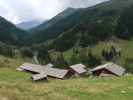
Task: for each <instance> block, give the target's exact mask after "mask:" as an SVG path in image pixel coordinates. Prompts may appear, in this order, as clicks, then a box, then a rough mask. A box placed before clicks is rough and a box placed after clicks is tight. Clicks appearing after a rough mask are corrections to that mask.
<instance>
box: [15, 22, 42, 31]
mask: <svg viewBox="0 0 133 100" xmlns="http://www.w3.org/2000/svg"><path fill="white" fill-rule="evenodd" d="M43 22H44V21H43ZM41 23H42V21H39V20H32V21H27V22H21V23H19V24H17V25H16V26H17V27H18V28H20V29H23V30H27V31H28V30H31V29H32V28H35V27H37V26H38V25H40V24H41Z"/></svg>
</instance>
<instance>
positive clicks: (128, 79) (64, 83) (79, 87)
mask: <svg viewBox="0 0 133 100" xmlns="http://www.w3.org/2000/svg"><path fill="white" fill-rule="evenodd" d="M30 76H31V74H29V73H24V72H17V71H16V70H15V69H10V68H1V69H0V100H133V95H132V94H133V76H132V75H128V76H123V77H120V78H117V77H112V78H111V77H110V78H96V77H86V78H75V79H69V80H58V79H49V81H48V82H45V81H41V82H32V81H31V80H30Z"/></svg>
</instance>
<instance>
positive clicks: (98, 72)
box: [17, 63, 125, 81]
mask: <svg viewBox="0 0 133 100" xmlns="http://www.w3.org/2000/svg"><path fill="white" fill-rule="evenodd" d="M17 70H18V71H26V72H31V73H32V74H33V75H32V76H31V79H32V80H34V81H38V80H48V77H53V78H58V79H67V78H70V77H79V76H81V77H83V76H87V75H88V73H91V74H92V75H94V76H101V77H107V76H122V75H124V73H125V69H124V68H123V67H121V66H119V65H117V64H114V63H107V64H104V65H100V66H97V67H95V68H93V69H90V70H88V69H87V67H86V66H85V65H83V64H75V65H72V66H70V67H69V69H59V68H56V67H55V66H54V65H53V64H47V65H36V64H30V63H24V64H23V65H21V66H20V67H19V68H17Z"/></svg>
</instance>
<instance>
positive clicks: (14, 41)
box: [0, 17, 28, 45]
mask: <svg viewBox="0 0 133 100" xmlns="http://www.w3.org/2000/svg"><path fill="white" fill-rule="evenodd" d="M27 35H28V34H27V33H26V32H25V31H23V30H21V29H19V28H17V27H16V26H15V25H13V24H12V23H11V22H9V21H7V20H5V19H4V18H2V17H0V41H1V42H4V43H6V44H11V45H20V44H21V43H22V42H23V41H24V39H26V37H27Z"/></svg>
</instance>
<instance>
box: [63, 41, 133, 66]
mask: <svg viewBox="0 0 133 100" xmlns="http://www.w3.org/2000/svg"><path fill="white" fill-rule="evenodd" d="M132 44H133V40H131V41H126V40H119V39H116V40H115V39H114V40H111V41H108V42H105V41H104V42H99V43H98V44H97V45H95V46H94V47H92V48H91V51H92V53H93V54H95V55H97V56H100V57H101V52H102V50H103V49H107V50H108V49H109V48H110V47H111V46H112V45H114V46H115V47H116V48H120V49H121V52H122V56H121V57H120V58H119V59H117V60H116V63H118V64H120V65H122V66H123V65H124V63H125V61H126V59H132V60H133V53H132V51H133V45H132ZM71 55H72V49H70V50H68V51H66V52H64V56H65V59H68V60H69V59H70V57H71ZM124 67H126V66H124Z"/></svg>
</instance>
